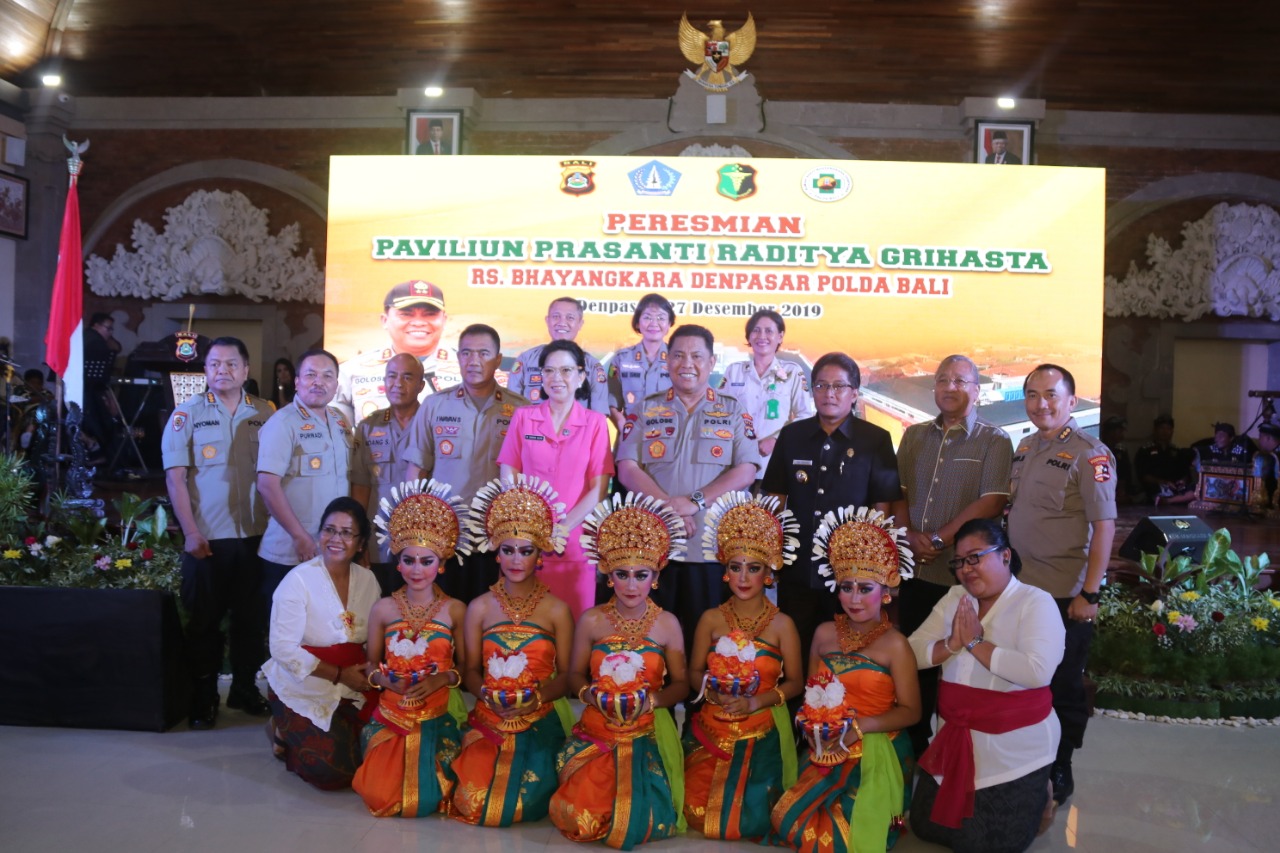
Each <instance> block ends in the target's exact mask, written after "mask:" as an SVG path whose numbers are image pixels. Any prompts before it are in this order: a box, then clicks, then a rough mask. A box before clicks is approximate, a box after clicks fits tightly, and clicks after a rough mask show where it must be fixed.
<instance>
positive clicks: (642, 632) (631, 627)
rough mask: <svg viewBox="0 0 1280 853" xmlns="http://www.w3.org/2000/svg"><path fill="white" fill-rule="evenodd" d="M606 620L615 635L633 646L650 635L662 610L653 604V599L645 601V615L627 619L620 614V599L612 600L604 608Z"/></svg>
mask: <svg viewBox="0 0 1280 853" xmlns="http://www.w3.org/2000/svg"><path fill="white" fill-rule="evenodd" d="M602 611H603V613H604V615H605V618H606V619H608V620H609V622H610V623H611V624H612V625H613V630H614V633H616V634H617V635H618V636H620V637H622V638H623V639H624V640H626V641H627V642H628V643H630V644H631V645H633V646H637V645H639V644H640V642H641V641H642V640H644V638H645V637H647V636H648V635H649V629H651V628H652V627H653V623H654V622H655V621H657V619H658V614H659V613H661V612H662V608H661V607H659V606H658V605H656V604H654V603H653V599H652V598H647V599H645V604H644V613H642V614H640V615H639V616H638V617H636V618H635V619H627V618H625V617H624V616H623V615H622V614H621V613H619V612H618V599H617V598H611V599H609V602H608V603H607V604H605V606H604V607H603V608H602Z"/></svg>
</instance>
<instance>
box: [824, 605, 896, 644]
mask: <svg viewBox="0 0 1280 853" xmlns="http://www.w3.org/2000/svg"><path fill="white" fill-rule="evenodd" d="M892 627H893V626H892V625H890V624H889V614H888V613H881V614H880V624H878V625H876V626H875V627H874V628H872V629H871V630H870V631H867V632H865V633H864V632H862V631H859V630H858V629H857V628H854V627H853V620H852V619H850V618H849V616H848V615H847V614H845V613H837V614H836V635H837V636H838V637H839V638H840V651H842V652H844V653H845V654H850V653H852V652H857V651H861V650H862V649H865V648H866V647H867V646H869V645H871V644H872V643H874V642H875V641H876V640H878V639H879V638H880V637H881V636H882V635H883V634H884V633H885V632H886V631H888V630H889V629H890V628H892Z"/></svg>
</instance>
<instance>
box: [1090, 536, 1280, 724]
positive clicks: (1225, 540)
mask: <svg viewBox="0 0 1280 853" xmlns="http://www.w3.org/2000/svg"><path fill="white" fill-rule="evenodd" d="M1160 556H1161V555H1153V554H1145V555H1143V558H1142V561H1141V565H1140V568H1139V570H1138V583H1136V584H1131V585H1124V584H1116V583H1113V584H1109V585H1108V586H1107V588H1106V589H1105V590H1104V592H1103V597H1102V602H1101V604H1100V605H1099V608H1098V632H1097V635H1096V637H1095V638H1094V642H1093V648H1092V650H1091V652H1090V660H1089V670H1090V675H1091V677H1092V678H1093V680H1094V681H1095V682H1096V683H1097V685H1098V696H1097V704H1098V705H1100V706H1102V707H1108V708H1113V709H1117V710H1129V711H1140V712H1144V713H1147V714H1160V715H1169V716H1175V717H1201V718H1205V717H1217V716H1222V717H1230V716H1252V717H1259V716H1263V717H1273V716H1277V715H1280V598H1277V597H1276V596H1275V594H1274V593H1272V592H1270V591H1260V590H1258V589H1257V587H1258V586H1259V581H1260V579H1261V578H1262V576H1263V575H1264V573H1266V572H1267V570H1268V566H1269V565H1270V559H1269V558H1268V557H1267V555H1266V554H1261V555H1258V556H1256V557H1253V556H1251V557H1244V558H1241V557H1240V556H1238V555H1237V554H1236V553H1235V552H1234V551H1232V550H1231V535H1230V533H1228V532H1227V531H1226V530H1225V529H1222V530H1218V531H1216V532H1215V533H1214V534H1213V535H1212V536H1211V537H1210V539H1209V541H1208V542H1207V543H1206V544H1205V549H1204V553H1203V554H1202V555H1201V558H1200V562H1198V563H1196V562H1193V561H1192V560H1191V559H1190V558H1188V557H1186V556H1179V557H1175V558H1173V559H1169V560H1167V561H1165V560H1161V559H1160ZM1164 556H1165V557H1167V555H1164Z"/></svg>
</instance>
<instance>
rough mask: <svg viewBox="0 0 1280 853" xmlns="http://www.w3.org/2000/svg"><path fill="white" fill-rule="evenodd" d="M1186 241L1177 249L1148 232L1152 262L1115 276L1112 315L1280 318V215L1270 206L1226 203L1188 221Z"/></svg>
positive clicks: (1109, 285) (1110, 283) (1109, 304)
mask: <svg viewBox="0 0 1280 853" xmlns="http://www.w3.org/2000/svg"><path fill="white" fill-rule="evenodd" d="M1182 238H1183V242H1182V246H1181V248H1179V249H1178V250H1177V251H1174V250H1173V247H1172V246H1170V245H1169V243H1168V241H1166V240H1164V239H1162V238H1161V237H1158V236H1156V235H1155V234H1150V235H1148V236H1147V261H1148V263H1149V264H1150V266H1149V267H1148V268H1147V269H1138V265H1137V264H1136V263H1131V264H1130V265H1129V273H1128V275H1126V276H1125V277H1124V278H1123V279H1121V280H1117V279H1116V278H1115V277H1114V276H1107V280H1106V313H1107V316H1110V317H1124V316H1138V317H1160V318H1179V319H1182V320H1185V321H1190V320H1195V319H1197V318H1199V317H1203V316H1204V315H1206V314H1216V315H1217V316H1219V317H1267V318H1270V319H1271V320H1280V214H1277V213H1276V211H1275V210H1273V209H1272V208H1270V207H1268V206H1266V205H1251V204H1234V205H1233V204H1227V203H1226V202H1223V203H1222V204H1219V205H1216V206H1214V207H1213V209H1211V210H1210V211H1209V212H1208V213H1206V214H1205V215H1204V216H1203V217H1201V218H1200V219H1198V220H1196V221H1195V222H1187V223H1184V224H1183V227H1182Z"/></svg>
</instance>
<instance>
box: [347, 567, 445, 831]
mask: <svg viewBox="0 0 1280 853" xmlns="http://www.w3.org/2000/svg"><path fill="white" fill-rule="evenodd" d="M435 595H436V598H437V602H439V603H443V601H445V600H447V598H448V597H447V596H445V595H444V593H442V592H441V591H440V588H439V587H436V589H435ZM393 598H394V599H395V601H396V603H397V604H398V605H399V606H400V612H401V617H402V618H400V619H397V620H396V621H395V622H392V623H391V624H390V625H388V626H387V630H386V650H387V651H386V663H387V667H388V669H390V670H391V671H392V672H396V673H408V672H410V671H412V670H413V669H414V668H415V666H417V665H419V664H420V662H421V657H423V656H424V657H425V659H426V660H427V661H429V662H431V663H434V664H435V665H436V667H437V668H438V671H439V672H444V671H446V670H450V669H453V668H454V660H453V629H451V628H450V627H449V626H447V625H442V624H441V623H439V622H437V621H435V619H434V618H430V619H428V620H427V621H425V622H424V623H423V624H422V626H421V629H420V630H415V628H414V626H413V625H412V624H411V623H410V621H409V618H408V615H407V614H406V612H405V607H406V605H405V602H404V601H403V600H402V598H401V597H399V596H393ZM437 609H438V608H437ZM420 638H421V639H425V640H426V643H425V649H421V648H420V650H419V651H418V653H417V654H415V656H414V657H413V658H412V660H413V661H414V662H415V663H413V664H411V663H410V659H409V658H404V657H402V656H401V655H399V654H396V653H395V652H394V651H392V649H393V643H396V641H398V640H408V641H416V640H418V639H420ZM419 646H420V647H421V646H422V644H421V643H419ZM401 677H404V676H401ZM403 699H404V697H403V696H402V695H401V694H399V693H396V692H395V691H393V690H384V691H383V692H382V697H381V700H380V702H379V704H378V707H377V709H376V710H375V711H374V712H373V719H372V720H370V721H369V724H368V725H367V726H365V729H364V732H363V733H362V736H361V740H362V742H363V745H364V763H362V764H361V765H360V769H359V770H358V771H356V777H355V780H354V781H353V782H352V783H351V787H352V788H354V789H355V791H356V793H358V794H359V795H360V796H361V797H363V798H364V802H365V805H366V806H367V807H368V809H369V812H370V813H371V814H373V815H374V816H375V817H390V816H392V815H400V816H401V817H425V816H426V815H429V814H434V813H435V812H439V811H443V812H446V813H447V812H448V811H449V809H450V807H451V798H452V795H453V788H454V784H455V783H456V777H455V776H454V773H453V770H452V767H451V765H452V763H453V760H454V758H455V756H457V754H458V749H459V737H458V723H459V720H460V719H461V718H462V716H463V712H464V706H463V705H462V697H461V695H460V694H459V692H458V690H457V689H455V688H451V687H442V688H440V689H439V690H436V691H435V692H434V693H432V694H431V695H430V696H428V697H426V698H425V699H423V700H421V704H418V705H413V703H408V704H410V705H412V707H403V706H402V705H401V700H403Z"/></svg>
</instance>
